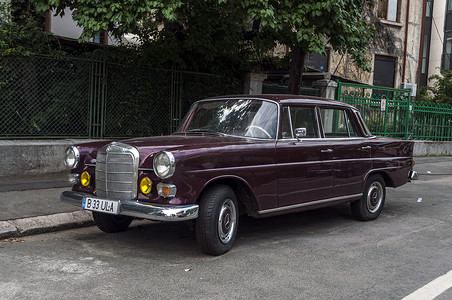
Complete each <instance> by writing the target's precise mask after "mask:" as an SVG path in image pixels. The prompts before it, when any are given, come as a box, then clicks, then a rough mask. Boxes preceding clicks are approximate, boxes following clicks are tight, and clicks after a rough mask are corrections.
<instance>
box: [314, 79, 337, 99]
mask: <svg viewBox="0 0 452 300" xmlns="http://www.w3.org/2000/svg"><path fill="white" fill-rule="evenodd" d="M314 88H316V89H319V90H320V97H324V98H328V99H334V98H335V96H336V95H335V94H336V88H337V83H336V82H334V81H332V80H331V79H320V80H317V81H315V82H314Z"/></svg>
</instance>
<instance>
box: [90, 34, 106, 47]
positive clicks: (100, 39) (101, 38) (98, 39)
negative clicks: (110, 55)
mask: <svg viewBox="0 0 452 300" xmlns="http://www.w3.org/2000/svg"><path fill="white" fill-rule="evenodd" d="M93 42H94V43H96V44H104V45H106V44H108V34H107V33H106V32H105V31H104V32H101V33H99V34H96V35H95V36H94V38H93Z"/></svg>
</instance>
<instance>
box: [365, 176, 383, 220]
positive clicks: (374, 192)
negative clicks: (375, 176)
mask: <svg viewBox="0 0 452 300" xmlns="http://www.w3.org/2000/svg"><path fill="white" fill-rule="evenodd" d="M382 202H383V186H382V185H381V183H379V182H378V181H375V182H374V183H372V185H371V186H370V187H369V191H368V192H367V209H368V210H369V212H370V213H372V214H373V213H375V212H376V211H378V209H379V208H380V206H381V203H382Z"/></svg>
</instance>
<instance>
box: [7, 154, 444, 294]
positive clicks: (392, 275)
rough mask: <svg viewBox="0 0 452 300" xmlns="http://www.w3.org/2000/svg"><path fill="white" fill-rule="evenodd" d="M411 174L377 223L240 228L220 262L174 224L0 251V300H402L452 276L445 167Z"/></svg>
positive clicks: (300, 222)
mask: <svg viewBox="0 0 452 300" xmlns="http://www.w3.org/2000/svg"><path fill="white" fill-rule="evenodd" d="M416 169H417V170H418V171H419V172H420V173H421V178H420V180H419V181H415V182H411V183H409V184H407V185H404V186H402V187H400V188H397V189H388V193H387V200H386V205H385V208H384V210H383V213H382V215H381V216H380V218H378V219H377V220H375V221H373V222H358V221H355V220H354V219H353V218H352V216H351V213H350V210H349V206H348V205H340V206H336V207H330V208H325V209H319V210H315V211H310V212H303V213H297V214H291V215H285V216H278V217H272V218H267V219H251V218H248V217H242V218H241V219H240V225H239V232H238V238H237V240H236V243H235V246H234V248H233V249H232V250H231V251H230V252H229V253H227V254H225V255H223V256H220V257H210V256H205V255H204V254H202V253H201V252H200V251H199V250H198V248H197V247H196V242H195V239H194V233H193V231H192V230H191V228H190V226H188V225H186V224H176V223H171V224H169V223H166V224H165V223H151V222H147V221H139V222H135V223H133V225H132V227H131V229H130V230H129V231H127V232H123V233H119V234H105V233H103V232H101V231H99V230H98V229H97V228H95V227H88V228H81V229H75V230H68V231H62V232H57V233H50V234H42V235H36V236H31V237H24V238H21V239H19V240H10V241H0V247H2V248H0V263H1V267H0V298H5V299H11V298H17V299H42V298H45V299H61V298H64V299H80V298H87V297H90V298H93V299H125V298H127V299H137V298H146V299H170V298H172V299H181V298H188V299H193V298H199V299H226V298H228V299H258V298H261V299H379V300H380V299H403V298H404V297H406V296H408V295H410V294H412V293H413V292H415V291H417V290H418V289H421V288H422V287H423V286H425V285H426V284H428V283H429V282H432V281H433V280H435V279H436V278H438V277H440V276H442V275H444V274H447V273H448V272H449V271H451V270H452V251H451V249H452V230H451V228H452V193H451V192H450V188H451V186H452V158H449V157H448V158H424V159H418V160H417V165H416ZM446 284H447V283H446ZM443 287H444V284H443ZM446 288H447V287H446ZM432 298H433V297H431V296H430V298H429V297H425V298H424V299H432ZM435 299H440V300H445V299H452V289H451V288H449V289H447V290H446V291H444V292H441V293H440V294H439V296H438V297H437V298H435Z"/></svg>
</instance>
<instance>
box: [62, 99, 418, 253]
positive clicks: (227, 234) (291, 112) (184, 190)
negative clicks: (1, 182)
mask: <svg viewBox="0 0 452 300" xmlns="http://www.w3.org/2000/svg"><path fill="white" fill-rule="evenodd" d="M65 164H66V165H67V166H68V167H69V168H71V169H72V170H71V173H70V175H69V177H68V179H69V181H70V182H71V183H72V184H73V185H74V186H73V188H72V191H65V192H63V193H62V195H61V201H64V202H68V203H72V204H74V205H77V206H80V208H82V209H85V210H90V211H92V214H93V218H94V220H95V222H96V224H97V226H98V227H99V228H100V229H101V230H103V231H105V232H119V231H123V230H126V229H127V228H128V226H129V225H130V223H131V222H132V220H133V218H140V219H149V220H158V221H187V220H194V222H195V230H196V240H197V243H198V246H199V247H200V248H201V250H202V251H203V252H204V253H206V254H210V255H221V254H223V253H226V252H227V251H229V250H230V249H231V246H232V244H233V242H234V239H235V238H236V235H237V229H238V225H239V215H241V214H247V215H249V216H252V217H256V218H260V217H267V216H273V215H277V214H283V213H291V212H297V211H302V210H308V209H316V208H320V207H324V206H329V205H336V204H339V203H344V202H349V203H350V206H351V211H352V214H353V216H354V217H355V218H356V219H358V220H362V221H369V220H373V219H376V218H377V217H378V216H379V214H380V213H381V211H382V209H383V205H384V203H385V196H386V187H398V186H401V185H403V184H405V183H407V182H408V181H409V179H410V178H411V179H415V178H416V176H417V173H416V172H415V171H413V165H414V161H413V143H412V142H411V141H402V140H396V139H390V138H383V137H376V136H373V135H372V134H371V133H370V132H369V130H368V129H367V127H366V125H365V123H364V121H363V119H362V118H361V116H360V114H359V112H358V110H356V109H355V108H353V107H352V106H350V105H347V104H344V103H340V102H336V101H330V100H326V99H321V98H309V97H304V96H291V95H262V96H256V95H245V96H243V95H242V96H227V97H216V98H211V99H206V100H201V101H198V102H196V103H195V104H194V105H193V106H192V107H191V109H190V111H189V112H188V114H187V115H186V117H185V119H184V121H183V122H182V125H181V127H180V128H179V130H178V131H177V132H175V133H173V134H172V135H170V136H156V137H147V138H137V139H128V140H122V141H98V142H92V143H87V144H80V145H74V146H71V147H69V148H68V149H67V152H66V156H65Z"/></svg>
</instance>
